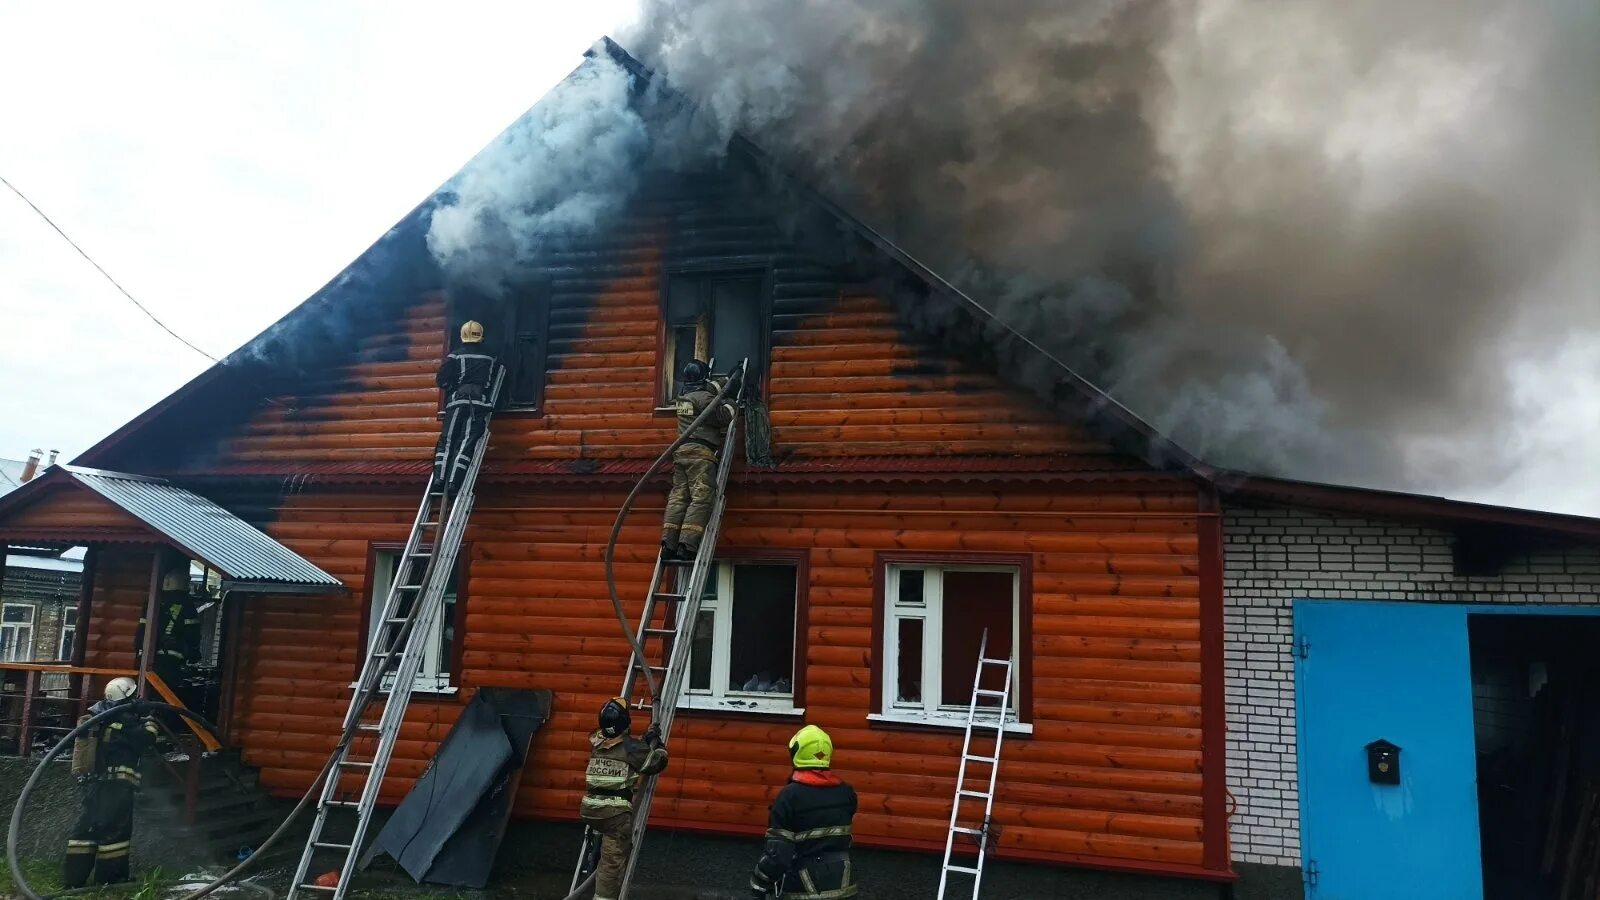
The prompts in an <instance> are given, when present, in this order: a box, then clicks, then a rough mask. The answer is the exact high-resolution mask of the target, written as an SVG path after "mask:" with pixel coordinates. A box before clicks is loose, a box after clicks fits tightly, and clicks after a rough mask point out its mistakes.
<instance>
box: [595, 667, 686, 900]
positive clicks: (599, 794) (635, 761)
mask: <svg viewBox="0 0 1600 900" xmlns="http://www.w3.org/2000/svg"><path fill="white" fill-rule="evenodd" d="M632 726H633V718H632V716H631V715H629V713H628V701H627V699H625V698H623V697H613V698H611V699H610V700H607V701H606V703H605V705H604V706H602V707H600V729H599V730H598V731H596V732H594V733H593V734H591V735H589V748H590V750H589V766H588V769H587V770H586V771H585V772H584V781H585V787H586V790H585V791H584V795H583V802H582V803H581V804H580V805H579V807H578V814H579V815H580V816H581V817H582V818H583V821H584V823H585V824H587V825H588V826H589V827H590V828H592V829H594V830H595V833H596V835H597V837H598V840H599V842H600V856H599V860H598V868H597V869H596V872H595V882H594V900H616V898H617V895H618V893H619V892H620V891H621V890H622V875H623V869H624V868H625V867H626V866H627V863H628V853H629V851H630V850H632V849H633V791H634V788H636V787H638V785H639V779H640V778H643V777H646V776H649V775H655V774H656V773H658V772H660V771H661V770H662V769H665V768H666V767H667V748H666V747H665V746H663V744H662V740H661V728H660V726H658V725H656V724H655V723H653V722H652V723H651V725H650V727H649V728H647V729H645V732H644V740H635V739H634V737H633V735H631V734H629V730H630V729H631V728H632Z"/></svg>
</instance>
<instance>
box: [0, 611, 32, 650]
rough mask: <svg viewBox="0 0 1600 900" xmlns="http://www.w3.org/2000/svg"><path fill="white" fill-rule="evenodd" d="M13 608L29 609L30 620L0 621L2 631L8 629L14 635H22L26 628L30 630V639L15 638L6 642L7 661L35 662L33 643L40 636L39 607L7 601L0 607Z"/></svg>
mask: <svg viewBox="0 0 1600 900" xmlns="http://www.w3.org/2000/svg"><path fill="white" fill-rule="evenodd" d="M13 608H15V609H25V610H27V611H28V621H26V622H0V631H8V632H10V633H11V634H13V635H20V634H21V633H22V631H23V630H24V629H26V630H27V632H28V639H27V640H26V641H19V640H15V639H13V641H8V642H6V656H5V661H6V662H33V643H34V641H35V640H37V638H38V632H37V629H38V627H39V609H38V607H36V606H34V605H33V604H31V603H7V604H4V605H3V607H0V611H3V610H5V609H13ZM19 650H20V651H22V652H21V654H19V653H18V651H19Z"/></svg>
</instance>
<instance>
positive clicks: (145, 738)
mask: <svg viewBox="0 0 1600 900" xmlns="http://www.w3.org/2000/svg"><path fill="white" fill-rule="evenodd" d="M137 690H138V684H137V683H135V682H134V680H133V679H132V678H113V679H111V681H110V682H108V683H107V684H106V691H105V699H104V700H102V701H100V702H99V703H96V704H95V705H94V706H91V707H90V708H89V715H87V716H85V717H84V719H83V720H80V723H79V724H82V722H83V721H87V720H88V718H89V717H90V716H94V715H99V714H100V713H102V712H105V711H106V710H108V709H120V710H121V713H120V714H118V715H113V716H110V717H108V718H106V719H103V720H101V721H100V722H99V723H97V724H96V725H95V727H94V728H92V729H90V730H88V731H86V732H84V733H83V734H80V735H79V736H78V738H77V740H76V741H75V742H74V743H73V746H72V774H73V775H75V776H77V778H78V782H79V783H80V784H82V785H83V806H82V809H81V811H80V813H79V815H78V821H77V823H76V824H74V825H73V826H72V831H71V832H70V833H69V835H68V839H67V856H66V860H65V861H64V862H63V864H62V881H63V883H64V884H65V886H66V887H68V888H79V887H83V886H84V885H86V884H88V883H89V877H90V876H91V875H93V876H94V877H95V879H96V880H97V881H99V882H100V883H101V884H117V883H119V882H124V881H127V880H128V853H129V849H130V848H131V846H132V841H133V799H134V795H135V794H136V793H137V792H138V790H139V758H140V757H141V756H143V755H144V753H145V751H147V750H149V749H150V747H151V746H153V745H154V744H155V742H156V738H157V737H158V736H159V734H160V731H159V730H158V729H157V728H156V723H155V722H154V721H153V720H152V719H150V718H149V717H148V716H142V715H140V714H139V711H138V709H137V708H136V707H134V706H133V704H132V702H131V701H132V700H133V699H134V694H135V692H137Z"/></svg>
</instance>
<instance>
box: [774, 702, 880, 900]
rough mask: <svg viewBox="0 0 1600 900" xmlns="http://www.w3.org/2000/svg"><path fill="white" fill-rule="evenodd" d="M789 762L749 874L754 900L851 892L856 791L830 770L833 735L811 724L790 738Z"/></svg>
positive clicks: (815, 898) (830, 897)
mask: <svg viewBox="0 0 1600 900" xmlns="http://www.w3.org/2000/svg"><path fill="white" fill-rule="evenodd" d="M789 760H790V763H791V765H793V766H794V771H793V773H792V774H791V775H790V776H789V783H788V784H786V785H784V787H783V790H781V791H779V792H778V799H776V800H774V801H772V810H771V812H770V814H769V815H768V817H767V844H766V849H765V851H764V852H763V853H762V855H761V860H760V861H759V862H757V863H756V870H755V873H754V874H753V875H751V876H750V894H751V896H752V897H753V898H756V900H761V898H766V897H781V898H783V900H834V898H845V897H854V896H856V881H855V875H854V873H853V872H852V871H851V869H850V827H851V822H852V820H854V819H855V815H856V792H855V789H854V788H852V787H851V786H850V785H848V784H846V783H844V781H842V780H841V779H840V778H839V776H837V775H835V774H833V771H832V768H833V739H832V738H830V737H828V733H827V732H826V731H823V730H822V729H821V728H818V727H817V726H815V725H807V726H806V727H804V728H802V729H800V730H799V731H797V732H795V735H794V737H792V738H790V739H789Z"/></svg>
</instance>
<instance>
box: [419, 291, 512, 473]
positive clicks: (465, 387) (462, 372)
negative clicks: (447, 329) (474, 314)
mask: <svg viewBox="0 0 1600 900" xmlns="http://www.w3.org/2000/svg"><path fill="white" fill-rule="evenodd" d="M499 367H500V361H499V360H498V359H496V358H495V356H494V355H493V354H492V353H490V352H489V351H488V349H487V348H486V347H485V346H484V343H483V326H482V325H480V324H479V323H477V322H472V321H469V322H466V323H464V324H463V325H462V326H461V346H460V347H459V348H458V349H456V350H454V351H452V352H451V353H450V355H449V356H446V357H445V358H444V362H442V363H440V364H439V374H438V377H437V378H436V379H435V380H436V381H437V383H438V385H439V387H440V389H442V390H443V391H444V392H445V396H446V397H447V398H448V399H447V400H446V401H445V407H444V427H442V428H440V429H439V444H438V446H437V447H435V448H434V452H433V477H434V478H435V479H436V480H441V481H442V480H444V479H445V478H446V477H448V478H449V485H450V489H451V490H455V489H456V488H458V487H460V486H461V478H462V476H464V475H466V473H467V467H468V466H469V465H471V464H472V451H473V448H474V447H476V446H477V443H478V438H480V437H483V433H484V432H485V431H487V430H488V428H489V413H490V412H491V411H492V409H491V407H492V404H491V403H490V402H489V390H490V385H492V384H494V375H495V372H496V371H497V370H498V369H499Z"/></svg>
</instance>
